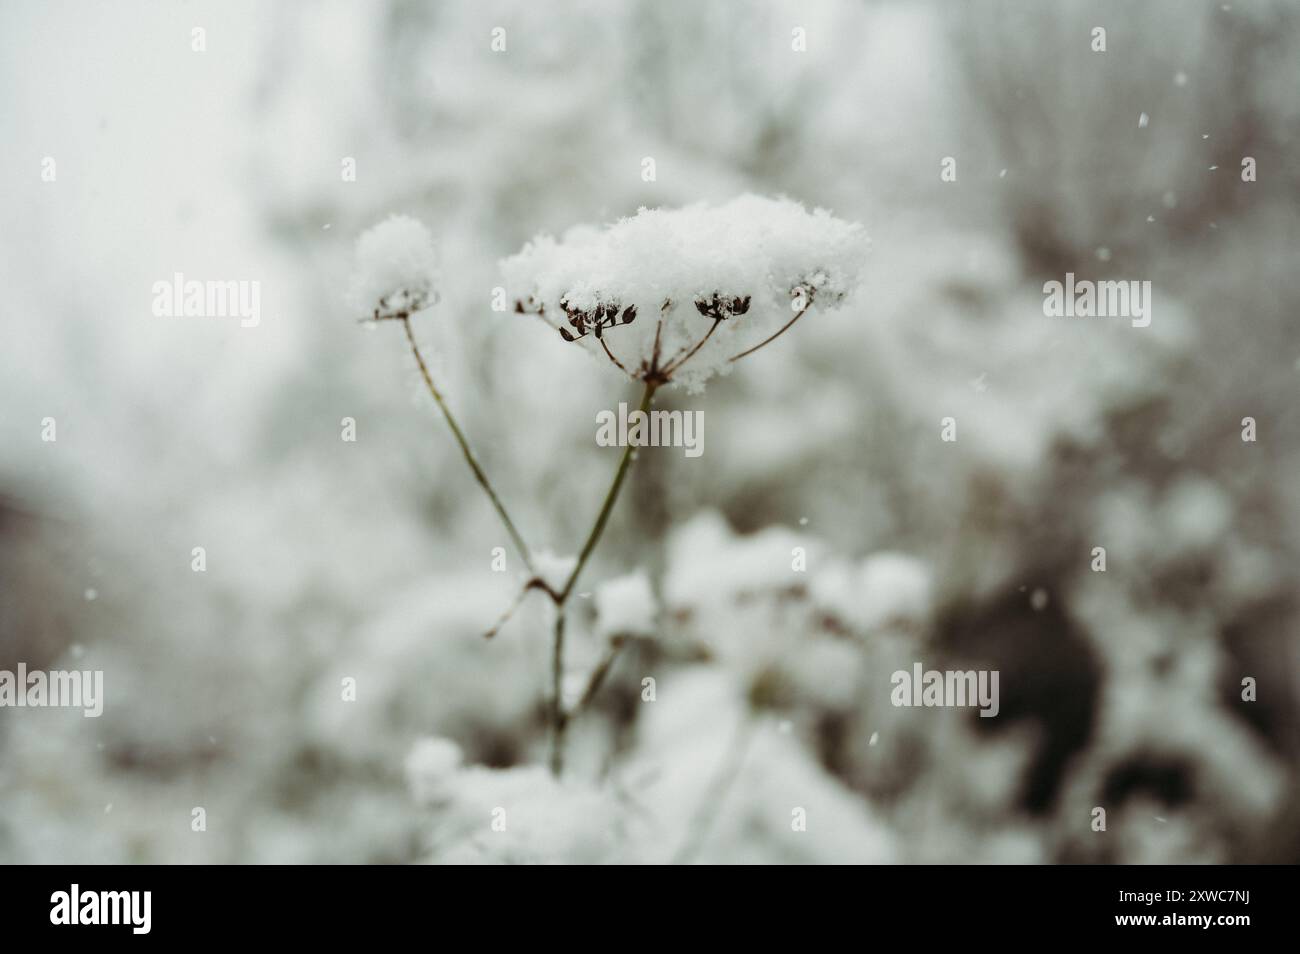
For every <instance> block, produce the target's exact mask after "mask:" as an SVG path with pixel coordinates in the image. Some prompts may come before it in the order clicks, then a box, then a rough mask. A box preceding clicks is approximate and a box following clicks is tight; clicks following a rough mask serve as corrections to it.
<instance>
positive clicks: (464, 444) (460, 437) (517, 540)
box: [401, 316, 536, 573]
mask: <svg viewBox="0 0 1300 954" xmlns="http://www.w3.org/2000/svg"><path fill="white" fill-rule="evenodd" d="M401 322H402V328H403V329H405V331H406V340H407V341H409V342H410V343H411V353H412V354H413V355H415V363H416V364H418V365H419V366H420V374H421V375H422V376H423V377H424V383H425V384H426V385H427V386H428V388H429V393H430V394H432V395H433V399H434V400H435V401H437V402H438V408H439V409H440V410H441V411H442V416H443V417H445V418H446V419H447V425H448V426H449V427H450V428H451V433H452V435H453V436H455V438H456V443H457V444H459V445H460V452H461V453H462V454H463V455H464V456H465V463H467V464H469V469H470V470H472V471H473V472H474V479H475V480H477V481H478V483H479V486H480V487H482V488H483V490H484V491H485V492H486V493H487V495H488V499H489V500H491V501H492V506H493V507H494V508H495V509H496V512H497V515H498V516H499V517H500V518H501V522H502V523H503V524H505V528H506V532H507V533H509V534H510V539H511V540H512V541H513V542H514V545H515V549H516V550H518V551H519V558H520V559H521V560H523V561H524V566H525V567H526V568H527V569H528V572H529V573H535V572H536V571H535V570H534V569H533V560H532V556H531V554H530V553H529V552H528V545H527V544H525V543H524V538H523V537H522V536H520V534H519V531H518V530H516V529H515V524H514V521H513V520H511V519H510V514H508V513H506V508H505V506H504V505H503V504H502V503H501V498H499V497H498V496H497V494H496V491H495V490H493V489H492V484H491V482H490V481H489V480H488V479H487V474H485V473H483V468H482V467H480V466H479V463H478V460H477V459H476V458H475V457H474V452H473V451H472V450H470V449H469V442H468V441H466V440H465V435H464V434H462V433H461V430H460V425H458V424H457V423H456V418H455V417H453V416H452V413H451V409H450V408H449V407H447V402H446V401H444V400H443V399H442V395H441V394H440V393H439V392H438V388H437V387H436V386H435V385H434V383H433V375H431V374H430V373H429V368H428V366H427V365H425V363H424V357H423V356H422V355H421V354H420V346H419V345H417V344H416V343H415V335H414V334H413V333H412V331H411V321H410V318H408V317H406V316H403V317H402V318H401Z"/></svg>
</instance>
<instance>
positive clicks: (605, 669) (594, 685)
mask: <svg viewBox="0 0 1300 954" xmlns="http://www.w3.org/2000/svg"><path fill="white" fill-rule="evenodd" d="M626 643H627V641H626V640H625V639H623V638H622V637H615V638H614V639H613V640H611V641H610V644H609V648H608V649H606V650H605V655H604V657H602V658H601V660H600V663H599V664H598V665H597V666H596V668H595V669H593V670H592V671H591V676H590V677H589V678H588V679H587V688H586V689H585V690H584V691H583V693H582V698H581V699H579V700H578V704H577V705H576V706H574V707H573V711H572V712H571V713H570V714H569V716H570V718H572V717H573V716H576V715H577V714H578V713H580V712H582V711H583V710H584V709H586V708H587V707H588V706H589V705H591V701H592V700H593V699H595V698H596V693H598V692H600V687H601V686H603V685H604V684H605V677H606V676H608V675H609V671H610V669H612V668H613V666H614V660H615V659H617V658H618V654H619V653H620V652H622V650H623V647H624V645H626Z"/></svg>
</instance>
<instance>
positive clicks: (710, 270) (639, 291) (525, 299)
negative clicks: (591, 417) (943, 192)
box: [502, 195, 868, 389]
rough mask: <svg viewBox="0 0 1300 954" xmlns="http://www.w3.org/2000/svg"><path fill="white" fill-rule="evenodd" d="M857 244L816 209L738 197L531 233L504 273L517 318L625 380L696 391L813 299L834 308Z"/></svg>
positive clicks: (852, 282)
mask: <svg viewBox="0 0 1300 954" xmlns="http://www.w3.org/2000/svg"><path fill="white" fill-rule="evenodd" d="M867 245H868V242H867V238H866V235H865V234H864V232H863V230H862V227H861V226H860V225H857V224H854V223H850V222H845V221H842V220H840V219H837V218H835V217H833V216H832V215H830V213H828V212H826V211H824V210H822V209H817V210H815V211H813V212H808V211H807V210H806V209H804V207H803V206H802V205H800V204H799V203H797V202H793V201H791V200H789V199H769V198H764V197H761V196H755V195H743V196H740V197H739V198H736V199H733V200H732V201H730V202H727V203H725V204H723V205H716V206H711V205H707V204H698V205H691V206H687V207H685V208H681V209H641V210H640V211H639V212H638V213H637V214H636V215H635V216H632V217H631V218H626V219H622V220H620V221H619V222H617V223H615V224H613V225H611V226H608V227H606V228H603V229H597V228H592V227H590V226H581V227H578V228H575V229H571V230H569V231H568V232H567V233H566V234H565V235H564V236H563V237H562V238H561V239H559V240H557V239H554V238H551V237H549V236H539V237H538V238H536V239H534V240H533V241H532V242H530V243H529V244H528V245H527V246H525V247H524V249H523V250H522V251H521V252H519V254H517V255H514V256H512V257H511V258H509V259H507V260H506V261H505V262H503V263H502V269H503V271H504V273H505V278H506V284H507V288H508V289H509V290H510V292H511V293H512V295H513V297H514V298H515V300H516V305H515V310H516V311H519V312H527V313H531V314H536V315H539V316H541V317H542V319H543V320H544V321H546V322H547V323H548V324H550V325H551V326H552V327H554V328H556V329H557V330H558V331H559V333H560V335H561V336H562V337H563V338H564V340H565V341H569V342H577V343H579V346H580V347H584V348H587V349H588V350H590V351H592V352H593V353H594V354H596V355H598V356H599V357H600V358H601V360H602V361H609V362H613V363H614V364H615V365H617V366H618V367H619V368H620V369H622V370H623V371H624V372H625V373H627V374H628V375H629V376H630V377H633V378H637V379H640V380H647V381H651V380H652V381H654V382H655V383H657V384H663V383H667V382H669V381H677V382H682V383H685V384H686V385H687V387H689V388H692V389H695V388H698V387H700V386H702V385H703V383H704V382H705V381H706V380H707V379H708V378H709V377H711V376H712V375H713V374H715V373H717V372H719V371H720V370H723V369H724V368H725V367H726V365H727V364H728V363H729V362H730V360H731V359H733V358H735V357H739V356H741V355H743V354H747V353H748V352H749V351H752V350H755V349H756V347H757V346H759V345H760V344H763V343H765V342H766V341H767V340H769V339H770V338H771V337H774V335H775V334H776V333H779V332H780V331H782V330H784V328H785V327H786V326H788V324H789V323H790V322H791V320H792V318H794V317H797V316H798V315H802V314H803V312H804V311H805V310H807V308H808V306H810V305H811V304H812V302H813V301H814V299H815V300H816V301H817V302H818V303H819V304H823V305H828V306H831V305H836V304H839V303H840V302H842V301H843V300H844V298H845V297H846V296H847V295H848V294H849V293H850V292H851V291H852V290H853V288H854V287H855V286H856V284H857V282H858V279H859V276H860V274H861V268H862V263H863V260H864V258H865V255H866V250H867ZM638 315H640V316H642V317H640V318H638ZM701 317H703V318H704V319H706V320H707V322H702V321H701Z"/></svg>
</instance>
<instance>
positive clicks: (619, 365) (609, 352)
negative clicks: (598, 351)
mask: <svg viewBox="0 0 1300 954" xmlns="http://www.w3.org/2000/svg"><path fill="white" fill-rule="evenodd" d="M600 346H601V347H602V348H604V349H605V354H607V355H609V360H610V361H613V362H614V364H615V365H617V366H618V369H619V370H620V371H622V372H623V373H624V374H626V375H627V376H628V377H631V376H632V372H630V371H628V369H627V368H625V367H624V366H623V362H622V361H620V360H618V358H616V357H614V352H612V351H610V350H609V345H607V344H606V343H605V339H604V338H601V339H600Z"/></svg>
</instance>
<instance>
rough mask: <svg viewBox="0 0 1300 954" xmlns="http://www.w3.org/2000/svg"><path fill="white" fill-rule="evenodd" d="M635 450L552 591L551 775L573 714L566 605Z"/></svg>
mask: <svg viewBox="0 0 1300 954" xmlns="http://www.w3.org/2000/svg"><path fill="white" fill-rule="evenodd" d="M658 386H659V383H658V382H657V381H654V380H651V381H647V382H646V385H645V390H644V391H643V392H642V394H641V411H642V413H644V412H645V411H647V410H648V409H649V407H650V401H651V399H652V398H653V397H654V393H655V389H656V388H658ZM635 449H636V448H635V446H634V445H633V444H631V443H629V444H628V445H627V446H626V447H625V448H623V456H622V457H621V458H619V462H618V469H617V470H616V471H614V480H613V482H612V483H611V484H610V485H609V490H608V491H606V492H605V501H604V503H602V504H601V507H600V512H599V513H598V514H596V522H595V523H594V524H592V527H591V532H590V533H588V534H587V541H586V543H584V544H583V545H582V550H581V552H579V554H578V560H577V563H575V564H574V567H573V571H572V572H571V573H570V574H569V578H568V580H567V581H565V584H564V586H563V588H561V590H560V591H559V592H558V593H556V592H555V591H554V590H549V591H548V592H550V595H551V599H552V601H553V602H554V603H555V635H554V639H553V642H552V645H551V759H550V762H551V774H553V775H555V776H556V777H557V778H558V777H559V776H560V774H561V773H562V772H563V771H564V732H565V729H566V728H567V725H568V721H569V717H568V715H567V714H566V713H565V711H564V698H563V696H562V695H561V691H562V688H563V687H562V683H563V681H564V623H565V619H564V607H565V604H567V603H568V601H569V597H570V596H571V595H572V594H573V588H574V587H575V586H577V584H578V577H579V576H580V575H581V574H582V568H583V567H585V566H586V565H587V561H588V560H589V559H590V558H591V554H592V552H593V551H594V550H595V549H596V544H597V543H599V542H600V537H601V534H603V533H604V532H605V524H607V523H608V522H609V515H610V513H611V512H612V511H613V509H614V503H615V502H616V501H617V500H618V493H619V491H620V490H621V489H622V488H623V481H624V480H625V479H626V478H627V472H628V469H629V468H630V467H631V464H632V452H633V451H634V450H635ZM602 678H603V677H602Z"/></svg>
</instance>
